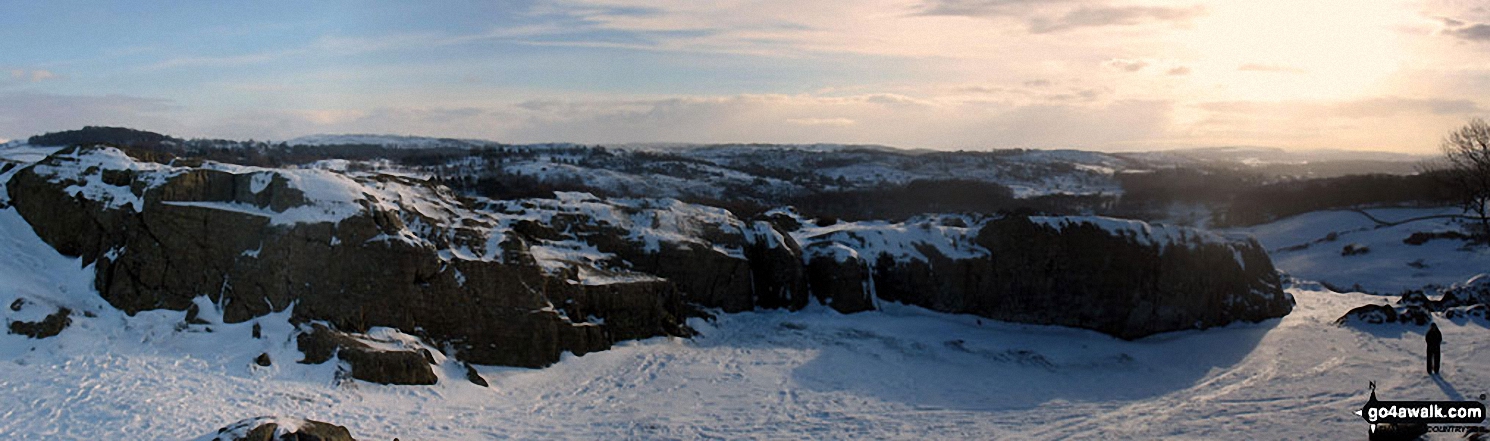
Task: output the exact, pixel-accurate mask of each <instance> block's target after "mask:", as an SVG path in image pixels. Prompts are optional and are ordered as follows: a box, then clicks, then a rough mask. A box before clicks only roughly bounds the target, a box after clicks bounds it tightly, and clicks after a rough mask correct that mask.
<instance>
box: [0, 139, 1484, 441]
mask: <svg viewBox="0 0 1490 441" xmlns="http://www.w3.org/2000/svg"><path fill="white" fill-rule="evenodd" d="M46 153H49V152H46V151H42V150H36V151H30V150H27V151H20V150H11V151H9V152H8V153H6V154H4V155H0V159H9V160H14V161H22V162H29V161H35V160H37V159H39V158H40V157H41V156H42V155H45V154H46ZM11 173H13V171H12V172H11ZM8 178H9V176H8V175H5V174H0V185H3V182H4V181H5V180H7V179H8ZM385 190H386V191H388V192H391V191H393V190H388V189H385ZM393 196H394V195H393V194H392V193H388V195H387V196H386V197H383V198H384V199H388V200H394V199H396V198H394V197H393ZM569 196H572V198H571V199H570V200H567V202H568V203H570V205H578V202H581V200H579V199H573V198H578V197H579V195H569ZM578 208H583V207H578ZM1454 212H1455V211H1454V210H1449V209H1391V210H1369V211H1368V214H1370V215H1371V216H1372V217H1374V218H1375V219H1376V220H1372V219H1371V218H1370V217H1367V216H1365V215H1362V214H1360V213H1356V212H1348V211H1346V212H1317V213H1310V214H1305V215H1301V216H1296V217H1293V218H1289V219H1284V220H1281V221H1278V222H1274V223H1271V224H1267V225H1261V226H1256V227H1251V228H1247V229H1244V230H1240V231H1234V232H1240V233H1250V234H1253V235H1255V236H1256V237H1258V239H1259V240H1260V241H1261V242H1262V243H1263V244H1264V245H1265V246H1266V247H1267V248H1268V249H1269V250H1270V251H1271V252H1272V253H1273V256H1274V260H1275V263H1276V265H1277V266H1278V267H1279V268H1280V269H1282V270H1284V271H1286V272H1288V273H1290V274H1291V275H1293V276H1295V277H1298V278H1300V279H1302V280H1327V281H1330V282H1331V283H1332V284H1335V285H1339V286H1350V285H1352V284H1356V283H1359V284H1362V285H1363V287H1368V288H1372V289H1376V290H1380V291H1385V292H1393V291H1395V290H1397V289H1399V288H1404V287H1420V286H1422V285H1423V284H1427V283H1437V284H1444V285H1447V284H1450V283H1455V282H1461V281H1463V280H1465V279H1468V278H1469V276H1470V275H1472V274H1473V273H1476V272H1485V271H1486V270H1487V269H1490V255H1487V251H1485V249H1484V248H1478V249H1471V250H1468V251H1461V250H1460V249H1459V245H1460V242H1458V241H1454V240H1435V241H1430V242H1428V243H1426V244H1424V245H1420V246H1413V245H1407V244H1404V243H1402V239H1404V238H1406V237H1408V236H1409V235H1411V233H1413V232H1417V231H1429V232H1435V231H1449V230H1452V229H1456V228H1457V225H1455V224H1453V223H1451V222H1450V221H1448V220H1446V219H1447V218H1442V217H1432V218H1428V219H1424V220H1418V221H1412V222H1406V223H1402V224H1398V225H1391V226H1382V222H1386V223H1388V224H1391V223H1395V222H1399V221H1403V220H1407V219H1414V218H1420V217H1425V216H1439V215H1444V214H1453V213H1454ZM705 214H706V213H705ZM637 223H638V224H647V223H655V219H654V220H653V221H651V222H637ZM664 224H667V223H664ZM667 225H671V224H667ZM680 225H681V224H680ZM669 228H671V227H669ZM677 228H682V227H677ZM959 228H963V227H955V226H948V225H947V224H945V223H936V224H931V223H927V224H925V225H924V226H923V225H920V224H915V223H913V222H907V223H903V224H884V225H881V224H871V223H842V224H839V225H836V226H832V227H809V228H807V229H806V230H804V231H805V232H804V233H803V234H805V235H822V236H823V237H824V238H825V240H827V239H832V240H841V241H847V240H850V239H852V240H856V241H862V242H864V243H866V244H869V243H873V244H876V246H877V247H879V248H876V249H882V250H887V251H895V250H903V249H908V248H907V245H906V244H911V243H915V242H914V240H913V239H915V240H919V239H917V238H919V237H921V235H924V234H928V233H927V232H930V231H933V230H936V231H940V232H941V233H943V234H942V237H955V236H957V235H955V234H947V233H948V232H949V231H952V232H955V231H956V230H957V229H959ZM849 233H853V235H850V234H849ZM1330 233H1335V239H1334V241H1325V242H1319V243H1314V242H1315V241H1317V240H1319V239H1321V238H1324V237H1326V236H1328V235H1329V234H1330ZM659 234H660V233H659ZM959 243H962V244H964V245H965V241H964V242H957V241H952V242H949V243H948V244H946V245H947V246H948V247H950V248H948V249H951V250H964V251H967V250H970V249H965V247H963V246H962V245H959ZM1306 243H1309V244H1311V245H1310V246H1308V247H1306V248H1296V247H1295V246H1296V245H1299V244H1306ZM1347 244H1359V245H1363V246H1366V247H1369V248H1370V249H1371V251H1370V252H1369V253H1366V254H1362V255H1357V256H1341V255H1340V250H1341V248H1342V247H1343V246H1345V245H1347ZM556 250H557V251H554V252H555V253H558V254H564V253H568V254H564V256H570V255H572V254H576V253H580V252H590V251H591V250H588V249H585V250H578V251H576V250H567V249H556ZM972 251H977V250H972ZM947 252H950V251H947ZM969 252H971V251H969ZM0 256H5V257H4V258H0V307H4V309H0V314H3V315H4V317H5V320H6V321H7V322H10V321H38V320H41V319H42V318H43V317H45V316H46V315H48V314H51V313H52V312H53V311H56V310H57V309H58V308H68V309H70V310H72V311H73V315H72V316H71V320H72V325H71V326H69V327H68V328H67V329H65V330H64V331H63V332H62V333H61V334H60V335H58V336H56V337H52V338H47V339H41V340H37V339H29V338H27V337H24V336H20V335H13V334H9V333H0V438H4V439H100V438H102V439H119V438H125V439H194V438H198V437H202V436H204V435H211V434H213V432H214V431H215V430H216V429H217V428H220V427H223V426H225V425H227V424H230V423H232V422H235V421H238V420H241V419H244V418H250V417H255V416H286V417H300V418H310V419H315V420H322V421H328V422H331V423H335V424H340V425H344V426H347V427H348V428H350V429H351V431H352V433H353V435H355V436H356V437H358V438H359V439H371V440H387V439H392V438H394V437H399V438H400V439H457V440H459V439H535V438H536V439H555V438H557V439H595V438H606V439H611V438H635V439H742V438H744V439H750V438H764V439H801V438H812V439H864V438H870V439H925V438H934V439H944V438H961V439H969V438H971V439H993V438H1032V439H1067V438H1077V439H1114V438H1117V439H1122V438H1133V439H1154V438H1171V439H1172V438H1180V439H1185V438H1189V439H1216V438H1228V439H1230V438H1244V439H1300V438H1304V439H1320V438H1326V439H1330V438H1359V437H1361V436H1362V435H1364V434H1365V431H1366V425H1365V423H1364V422H1362V421H1361V420H1360V419H1359V418H1358V417H1357V416H1355V415H1354V414H1352V413H1351V412H1352V411H1353V410H1354V409H1357V408H1359V407H1360V406H1361V404H1363V403H1364V402H1365V400H1366V398H1367V383H1368V382H1369V381H1375V382H1376V383H1377V384H1378V385H1379V389H1378V396H1379V398H1381V399H1384V400H1429V399H1479V397H1480V396H1481V394H1485V393H1490V371H1487V370H1486V369H1484V367H1485V366H1487V365H1490V350H1486V349H1490V348H1487V347H1486V346H1487V345H1490V339H1486V338H1483V337H1484V336H1485V335H1486V332H1487V331H1490V329H1487V328H1490V323H1486V322H1485V321H1484V320H1483V319H1466V318H1460V319H1455V320H1440V326H1441V327H1442V328H1443V332H1444V335H1445V341H1446V347H1445V352H1444V364H1443V366H1444V367H1443V375H1442V380H1436V379H1433V378H1431V377H1428V376H1426V375H1424V374H1423V366H1422V360H1421V355H1422V348H1423V343H1422V329H1421V328H1417V327H1409V326H1403V325H1381V326H1373V327H1362V328H1351V327H1339V326H1336V325H1334V324H1333V323H1332V322H1333V321H1334V320H1335V319H1336V318H1337V317H1339V316H1340V315H1341V314H1343V313H1344V312H1345V311H1347V310H1349V309H1351V308H1354V307H1356V306H1360V305H1363V304H1368V303H1385V302H1387V301H1388V300H1389V299H1388V298H1386V297H1381V296H1376V295H1370V294H1363V293H1346V294H1341V293H1335V292H1331V291H1329V290H1327V289H1325V288H1324V287H1322V286H1320V285H1318V284H1315V283H1310V282H1298V283H1296V284H1294V285H1293V286H1291V287H1290V288H1289V292H1290V293H1291V294H1292V295H1293V296H1294V298H1295V299H1296V300H1297V302H1298V305H1297V307H1296V308H1295V309H1294V311H1293V313H1291V314H1290V315H1288V316H1286V317H1284V318H1281V319H1276V320H1269V321H1266V322H1263V323H1257V324H1235V325H1232V326H1227V327H1223V328H1215V329H1210V330H1205V331H1185V332H1177V333H1168V334H1162V335H1157V336H1153V337H1149V338H1145V339H1141V340H1137V341H1123V340H1118V339H1114V338H1112V337H1109V336H1106V335H1103V334H1099V333H1095V332H1091V331H1083V330H1076V329H1070V328H1061V327H1049V326H1031V325H1017V324H1008V323H1001V322H994V321H989V320H980V319H978V318H976V317H972V316H962V315H949V314H942V313H934V312H929V311H926V310H922V309H919V308H914V307H907V306H899V305H895V304H885V305H883V306H884V307H885V309H884V310H881V311H874V312H867V313H860V314H853V315H842V314H838V313H836V312H833V311H831V310H828V309H826V308H822V307H811V308H809V309H808V310H805V311H800V312H784V311H764V312H753V313H741V314H721V315H719V316H718V318H717V320H716V321H712V322H708V321H703V320H698V319H695V320H693V321H691V322H690V324H691V325H692V326H693V327H694V328H696V329H697V330H699V331H700V333H701V335H700V336H698V337H696V338H693V339H678V338H654V339H650V340H644V341H637V342H629V343H624V344H621V345H619V346H618V347H616V348H614V349H612V350H609V351H604V352H598V353H592V354H589V355H586V356H584V357H566V358H565V359H564V360H562V361H561V362H560V363H558V364H556V365H554V366H551V367H548V368H545V369H517V368H502V367H478V370H479V372H480V373H481V374H483V375H484V376H485V378H486V379H487V380H488V381H490V382H491V386H492V387H490V388H482V387H478V386H475V385H473V384H471V383H469V382H467V381H465V379H464V376H465V374H464V371H463V368H462V367H461V366H460V365H459V364H458V363H456V362H454V361H444V362H442V364H441V365H440V367H439V369H437V370H436V373H437V375H439V376H440V383H439V384H438V385H435V386H382V385H375V384H368V383H361V382H338V381H337V380H336V373H335V370H336V368H335V367H334V366H332V365H330V364H327V365H318V366H309V365H301V364H297V363H295V360H298V359H300V358H301V355H300V354H299V353H298V351H297V350H296V349H295V345H294V341H293V334H294V332H295V329H294V327H293V326H292V325H290V324H289V323H288V321H287V319H288V316H289V313H287V312H284V313H278V314H275V315H271V316H267V317H263V318H260V319H258V320H257V322H258V323H259V324H260V325H261V326H262V328H263V329H262V330H263V337H264V338H262V339H255V338H253V337H252V336H251V334H252V332H251V328H252V326H253V324H252V323H239V324H223V323H220V317H219V316H218V315H217V314H215V313H214V311H213V308H212V305H211V304H210V303H209V302H205V301H204V302H201V304H200V305H199V306H201V307H202V310H203V313H202V314H201V315H200V318H201V319H202V320H205V321H206V322H208V323H207V324H205V325H203V324H196V325H185V324H184V321H185V320H184V319H185V313H184V312H174V311H153V312H143V313H140V314H138V315H136V316H133V317H130V316H126V315H125V314H123V313H122V312H119V311H117V310H115V309H113V308H111V307H110V306H109V305H108V304H107V303H106V302H104V301H103V300H102V299H101V298H100V297H99V296H98V294H97V292H96V291H95V290H94V289H93V283H92V280H93V271H92V268H87V267H82V266H81V263H80V261H79V260H78V259H74V258H68V257H65V256H61V255H59V254H58V253H57V252H56V251H54V250H53V249H52V248H50V247H49V246H47V245H46V244H44V243H42V242H41V240H40V239H39V238H37V237H36V235H35V234H34V233H32V231H31V228H30V226H29V225H27V224H26V223H25V222H24V221H23V220H22V219H21V218H20V216H19V215H18V214H17V213H16V212H15V210H14V209H0ZM566 258H568V257H566ZM1415 262H1416V263H1415ZM1414 263H1415V264H1414ZM1409 264H1414V265H1411V266H1410V265H1409ZM20 298H24V299H25V301H23V302H20V303H16V299H20ZM11 305H15V306H17V308H11V307H10V306H11ZM373 334H374V335H373V337H380V338H384V339H386V340H388V341H390V342H393V343H390V344H398V343H397V342H398V341H399V340H400V339H401V338H402V337H403V336H402V335H400V334H397V333H393V332H388V331H387V330H382V331H380V332H375V333H373ZM259 354H268V355H269V357H270V358H271V360H273V365H272V366H269V367H259V366H256V365H255V364H254V363H253V359H254V358H255V357H256V356H258V355H259ZM1437 438H1438V439H1454V438H1457V436H1456V435H1451V434H1445V435H1440V436H1438V437H1437Z"/></svg>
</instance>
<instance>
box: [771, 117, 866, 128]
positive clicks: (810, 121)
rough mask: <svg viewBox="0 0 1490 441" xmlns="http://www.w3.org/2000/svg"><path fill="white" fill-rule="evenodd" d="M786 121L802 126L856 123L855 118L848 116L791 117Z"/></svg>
mask: <svg viewBox="0 0 1490 441" xmlns="http://www.w3.org/2000/svg"><path fill="white" fill-rule="evenodd" d="M786 122H789V123H792V124H796V125H801V126H834V127H847V126H851V125H854V124H855V121H854V120H852V119H848V118H791V119H787V120H786Z"/></svg>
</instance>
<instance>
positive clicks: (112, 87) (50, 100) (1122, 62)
mask: <svg viewBox="0 0 1490 441" xmlns="http://www.w3.org/2000/svg"><path fill="white" fill-rule="evenodd" d="M140 3H144V2H125V1H118V2H110V1H68V0H62V1H48V2H31V1H17V2H3V3H0V139H16V138H24V137H26V136H30V135H34V134H39V133H44V132H48V131H57V130H67V129H75V128H79V127H82V126H84V125H114V126H127V127H134V128H139V129H145V130H152V131H157V132H162V133H167V134H171V135H175V136H180V137H188V138H193V137H210V138H229V139H258V140H273V141H279V140H286V139H290V138H293V137H296V136H302V135H309V134H317V133H376V134H397V135H423V136H440V137H460V138H480V139H490V140H496V141H503V142H517V143H527V142H551V141H561V142H581V143H654V142H656V143H660V142H666V143H674V142H687V143H695V142H696V143H724V142H760V143H818V142H825V143H864V144H882V145H891V146H897V147H905V148H929V149H943V150H952V149H966V150H985V149H996V148H1076V149H1088V150H1105V151H1131V150H1156V149H1169V148H1185V147H1212V146H1264V147H1282V148H1288V149H1317V148H1338V149H1358V150H1390V151H1399V152H1407V153H1433V152H1436V151H1437V148H1438V145H1439V142H1440V141H1441V140H1442V138H1443V135H1444V134H1446V133H1447V132H1448V131H1450V130H1452V129H1454V128H1456V127H1458V126H1460V125H1463V124H1464V123H1465V121H1467V120H1468V119H1469V118H1471V117H1475V116H1485V115H1487V114H1490V110H1487V109H1490V3H1486V2H1483V1H1482V0H1248V1H1235V0H863V1H801V0H785V1H776V0H751V1H732V0H723V1H712V2H699V1H695V0H646V1H633V2H621V1H612V0H525V1H487V2H453V1H452V2H443V1H420V2H365V3H364V2H338V1H326V2H301V1H284V2H279V1H255V2H230V1H224V2H201V1H182V2H150V4H148V5H146V4H140Z"/></svg>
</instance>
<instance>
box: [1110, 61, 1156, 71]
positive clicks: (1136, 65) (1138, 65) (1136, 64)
mask: <svg viewBox="0 0 1490 441" xmlns="http://www.w3.org/2000/svg"><path fill="white" fill-rule="evenodd" d="M1102 65H1103V66H1107V67H1109V68H1113V69H1117V70H1120V71H1123V72H1138V71H1140V70H1143V68H1145V67H1148V65H1149V63H1148V62H1147V61H1143V60H1128V59H1122V58H1114V59H1111V60H1107V62H1105V63H1102Z"/></svg>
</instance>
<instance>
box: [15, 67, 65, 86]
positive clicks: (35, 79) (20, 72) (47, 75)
mask: <svg viewBox="0 0 1490 441" xmlns="http://www.w3.org/2000/svg"><path fill="white" fill-rule="evenodd" d="M61 78H62V77H61V76H60V75H57V74H56V73H53V72H52V71H50V70H46V69H34V70H27V69H11V70H10V79H11V80H13V81H22V82H28V83H40V82H42V81H47V80H56V79H61Z"/></svg>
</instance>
